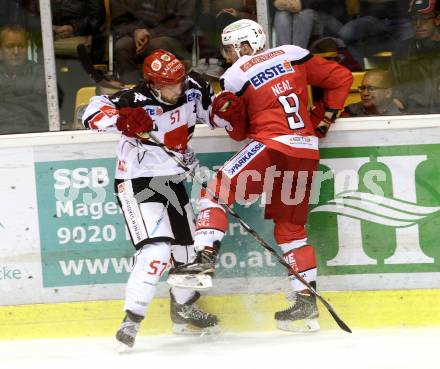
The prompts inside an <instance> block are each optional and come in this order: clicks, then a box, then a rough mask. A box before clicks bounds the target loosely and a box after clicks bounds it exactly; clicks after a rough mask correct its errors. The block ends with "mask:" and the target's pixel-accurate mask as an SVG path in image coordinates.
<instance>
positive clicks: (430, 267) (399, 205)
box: [35, 145, 440, 287]
mask: <svg viewBox="0 0 440 369" xmlns="http://www.w3.org/2000/svg"><path fill="white" fill-rule="evenodd" d="M232 154H233V153H202V154H199V155H198V157H199V159H200V162H201V165H202V166H206V167H208V168H211V169H212V168H216V167H218V166H220V165H222V164H223V163H224V162H225V161H226V160H227V159H228V158H229V157H230V156H231V155H232ZM321 156H322V159H321V164H320V169H319V172H318V173H317V175H316V177H315V181H314V186H315V192H314V193H313V194H312V198H311V207H310V209H311V213H310V217H309V224H308V232H309V242H310V243H311V244H313V245H314V246H315V247H316V251H317V256H318V273H319V275H326V276H331V275H351V274H378V273H379V274H383V273H402V272H403V273H409V272H418V273H421V272H422V273H423V272H433V271H434V272H439V271H440V248H439V247H438V242H439V241H438V233H439V232H438V230H439V229H440V227H439V226H440V212H439V210H440V195H439V193H440V191H439V189H440V181H439V176H440V171H439V164H438V162H439V160H438V159H439V158H440V147H439V145H416V146H387V147H351V148H327V149H322V150H321ZM114 165H115V159H114V158H103V159H86V160H68V161H50V162H49V161H45V162H37V163H35V177H36V184H37V199H38V210H39V226H40V238H41V257H42V268H43V286H44V287H57V286H76V285H78V286H79V285H91V284H111V283H123V282H125V281H126V280H127V278H128V273H129V270H130V262H131V261H130V259H131V256H132V253H133V248H132V246H131V242H130V241H129V236H128V233H127V230H126V228H125V224H124V221H123V217H122V215H121V212H120V210H119V208H118V206H117V204H116V199H115V196H114V190H113V175H114ZM188 190H189V191H191V185H190V184H189V186H188ZM193 192H197V191H193ZM192 200H193V201H194V200H195V198H193V199H192ZM234 209H235V210H236V211H237V212H238V213H239V214H240V216H242V217H243V219H245V220H246V222H248V223H249V224H250V225H252V226H253V227H254V228H255V229H256V230H257V231H258V232H259V233H260V234H261V235H262V236H263V237H264V238H265V239H266V240H267V241H269V243H271V244H274V240H273V237H272V230H273V225H272V222H271V221H264V220H263V211H262V210H263V207H262V205H261V202H260V201H257V202H255V203H254V204H252V205H251V206H241V205H234ZM230 221H231V223H230V225H229V230H228V234H227V236H226V237H225V239H224V242H223V245H222V251H221V254H220V256H219V267H218V272H217V275H216V277H217V278H218V279H222V278H246V277H249V278H260V277H269V276H283V275H285V271H284V270H283V267H281V266H280V265H279V264H278V263H277V262H276V261H275V259H274V257H273V256H271V255H270V254H269V253H268V252H267V251H265V250H264V249H263V248H262V247H261V246H260V245H259V244H258V243H257V242H256V241H255V240H254V239H253V238H252V237H251V236H249V235H248V234H246V232H245V231H244V230H243V229H242V228H241V227H240V226H239V225H238V224H237V223H236V222H235V221H234V220H232V219H230Z"/></svg>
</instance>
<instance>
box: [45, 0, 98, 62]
mask: <svg viewBox="0 0 440 369" xmlns="http://www.w3.org/2000/svg"><path fill="white" fill-rule="evenodd" d="M50 3H51V10H52V24H53V27H52V28H53V32H54V39H55V41H54V47H55V54H56V55H58V56H67V57H76V48H77V46H78V45H79V44H84V45H86V46H88V47H89V48H90V49H92V43H93V50H94V53H95V54H97V53H98V52H97V50H98V49H99V52H100V53H101V54H102V53H103V51H104V48H103V43H104V38H103V35H102V33H101V30H100V28H101V26H102V25H103V24H104V21H105V9H104V2H103V0H51V2H50ZM101 57H102V55H101ZM96 58H98V56H96Z"/></svg>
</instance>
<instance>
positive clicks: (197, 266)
mask: <svg viewBox="0 0 440 369" xmlns="http://www.w3.org/2000/svg"><path fill="white" fill-rule="evenodd" d="M219 249H220V242H219V241H216V242H214V245H213V247H212V248H209V249H207V248H206V249H204V250H201V251H199V252H198V253H197V256H196V258H195V260H194V261H193V262H191V263H188V264H182V265H179V266H176V267H175V268H173V269H171V270H170V272H169V274H168V280H167V282H168V284H170V285H171V286H175V287H181V288H191V289H195V290H206V289H208V288H211V287H212V277H213V276H214V272H215V259H216V256H217V254H218V251H219Z"/></svg>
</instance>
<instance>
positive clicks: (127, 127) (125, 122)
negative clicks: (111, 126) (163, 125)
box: [116, 107, 153, 138]
mask: <svg viewBox="0 0 440 369" xmlns="http://www.w3.org/2000/svg"><path fill="white" fill-rule="evenodd" d="M116 127H117V128H118V130H120V131H121V132H122V133H123V134H124V135H125V136H127V137H136V138H138V137H140V136H139V134H141V133H143V132H149V131H151V130H152V129H153V120H152V119H151V118H150V116H149V115H148V113H147V112H146V111H145V110H144V109H142V108H141V107H137V108H121V109H119V118H118V120H117V121H116Z"/></svg>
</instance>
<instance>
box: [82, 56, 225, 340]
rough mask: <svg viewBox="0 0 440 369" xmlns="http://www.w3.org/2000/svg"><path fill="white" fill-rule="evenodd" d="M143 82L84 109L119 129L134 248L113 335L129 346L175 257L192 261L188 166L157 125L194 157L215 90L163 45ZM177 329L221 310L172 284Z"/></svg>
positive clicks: (120, 181)
mask: <svg viewBox="0 0 440 369" xmlns="http://www.w3.org/2000/svg"><path fill="white" fill-rule="evenodd" d="M143 72H144V80H145V82H144V83H142V84H140V85H138V86H136V87H134V88H132V89H126V90H122V91H119V92H117V93H116V94H114V95H113V96H95V97H94V98H92V100H91V102H90V104H89V106H88V107H87V110H86V111H85V113H84V116H83V123H84V125H85V126H86V128H90V129H92V130H94V131H104V132H119V133H120V134H121V136H120V141H119V146H118V153H117V157H118V158H117V159H118V160H117V165H116V170H115V191H116V194H117V198H118V202H119V204H120V206H121V208H122V211H123V214H124V217H125V221H126V224H127V228H128V230H129V232H130V236H131V240H132V242H133V245H134V247H135V249H136V253H135V254H134V257H133V269H132V271H131V273H130V277H129V279H128V282H127V287H126V297H125V305H124V310H125V311H126V315H125V318H124V320H123V322H122V324H121V326H120V327H119V329H118V331H117V333H116V338H117V340H118V341H119V342H121V343H122V344H123V345H125V346H129V347H132V346H133V345H134V341H135V338H136V334H137V332H138V330H139V326H140V323H141V321H142V320H143V318H144V316H145V315H146V312H147V309H148V306H149V304H150V302H151V300H152V299H153V296H154V293H155V290H156V285H157V283H158V282H159V279H160V277H161V275H162V274H163V273H164V271H165V270H166V268H167V265H168V262H169V261H170V259H171V260H172V262H173V265H174V266H177V265H180V264H184V263H188V262H191V261H193V260H194V258H195V256H196V253H195V251H194V247H193V232H194V222H193V216H192V208H191V205H190V203H189V200H188V195H187V193H186V191H185V187H184V184H183V182H182V180H183V179H184V176H183V172H184V171H183V170H182V169H181V168H180V167H179V166H178V165H177V164H176V163H175V162H174V161H173V160H171V159H170V158H169V156H168V155H167V154H166V153H165V152H164V151H163V149H162V148H161V147H160V146H158V145H157V144H156V143H155V142H153V141H152V140H149V139H148V137H149V136H148V132H151V131H154V134H155V137H157V138H158V139H159V140H161V141H162V142H163V143H164V144H165V145H166V146H167V147H168V148H169V149H171V150H172V151H173V152H174V154H175V155H176V156H177V157H178V158H180V159H181V160H183V161H184V162H185V163H186V164H187V165H188V166H195V165H196V164H197V160H196V158H195V155H194V152H193V151H192V149H191V147H190V146H189V145H188V141H189V140H190V138H191V136H192V134H193V131H194V128H195V124H196V120H200V121H202V122H205V123H208V124H209V114H210V110H211V102H212V97H213V95H214V94H213V91H212V89H211V87H210V86H209V84H208V83H207V82H206V81H204V80H203V79H201V78H200V76H199V75H198V74H196V73H192V72H191V73H189V74H186V72H185V67H184V65H183V64H182V62H181V61H179V60H178V59H176V57H175V56H174V55H173V54H171V53H169V52H167V51H164V50H157V51H155V52H153V53H152V54H151V55H149V56H147V57H146V58H145V61H144V66H143ZM170 295H171V301H170V303H171V306H170V315H171V320H172V321H173V331H174V332H175V333H182V334H185V333H192V334H194V333H197V332H206V331H210V332H212V331H215V330H216V328H217V324H218V321H217V317H216V316H215V315H212V314H209V313H205V312H204V311H202V310H201V309H200V308H199V307H198V306H197V304H196V303H195V301H196V300H197V299H198V298H199V296H200V294H199V293H198V292H195V291H194V290H189V289H183V288H178V287H177V288H176V287H173V288H171V290H170Z"/></svg>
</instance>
